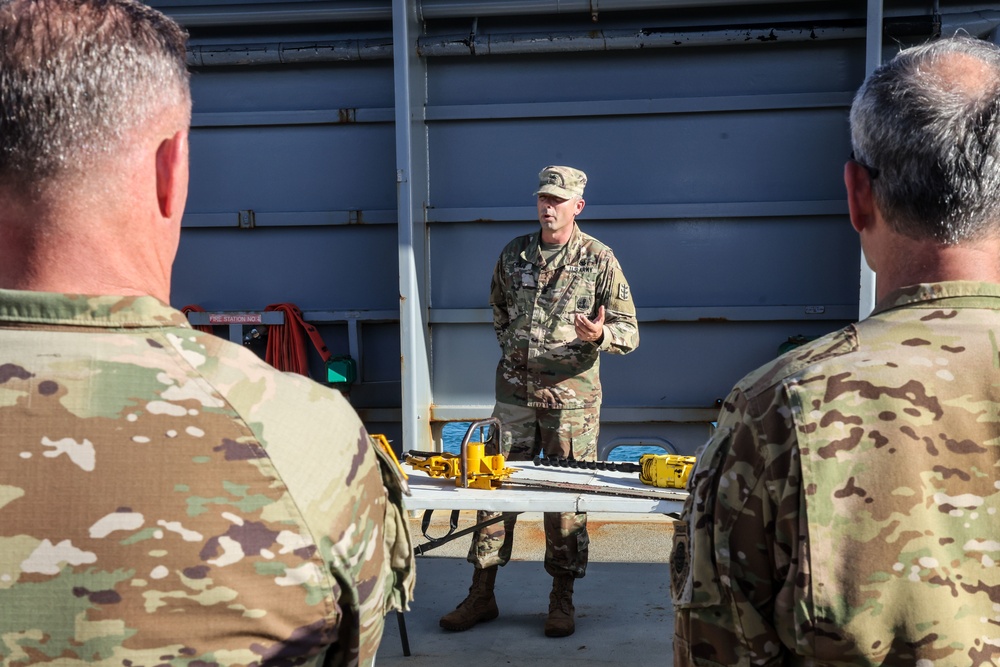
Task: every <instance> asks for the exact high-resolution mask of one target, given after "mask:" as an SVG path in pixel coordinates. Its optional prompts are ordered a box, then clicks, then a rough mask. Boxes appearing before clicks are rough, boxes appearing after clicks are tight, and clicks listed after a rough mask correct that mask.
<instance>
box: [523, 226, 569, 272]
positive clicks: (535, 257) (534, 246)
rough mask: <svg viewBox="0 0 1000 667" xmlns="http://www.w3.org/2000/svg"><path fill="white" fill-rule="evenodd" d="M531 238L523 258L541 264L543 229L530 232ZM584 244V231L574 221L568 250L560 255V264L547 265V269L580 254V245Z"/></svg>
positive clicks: (554, 267) (567, 242)
mask: <svg viewBox="0 0 1000 667" xmlns="http://www.w3.org/2000/svg"><path fill="white" fill-rule="evenodd" d="M530 237H531V238H530V239H529V240H528V244H527V245H526V246H525V247H524V250H522V251H521V259H522V260H524V261H525V262H528V263H529V264H538V265H541V264H542V261H541V257H542V250H541V246H542V230H540V229H539V230H538V231H537V232H535V233H533V234H530ZM582 244H583V232H582V231H580V225H579V224H577V223H575V222H574V223H573V233H572V234H571V235H570V237H569V240H568V241H566V252H564V253H562V254H561V255H560V258H561V262H562V263H560V264H553V265H552V266H546V267H545V268H546V269H556V268H559V267H560V266H562V265H563V264H565V263H566V261H567V260H568V259H569V258H571V257H576V256H577V255H579V254H580V246H581V245H582Z"/></svg>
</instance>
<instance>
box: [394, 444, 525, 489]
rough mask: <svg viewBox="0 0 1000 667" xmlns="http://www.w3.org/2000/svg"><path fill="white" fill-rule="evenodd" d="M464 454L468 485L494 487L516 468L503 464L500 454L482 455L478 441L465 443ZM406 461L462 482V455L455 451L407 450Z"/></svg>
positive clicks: (421, 468)
mask: <svg viewBox="0 0 1000 667" xmlns="http://www.w3.org/2000/svg"><path fill="white" fill-rule="evenodd" d="M466 454H467V468H466V470H467V472H466V478H467V480H468V484H467V486H468V488H470V489H487V490H489V489H498V488H500V483H501V482H502V481H503V480H505V479H507V478H508V477H510V476H511V475H512V474H514V473H515V472H517V471H516V470H514V469H513V468H507V467H506V461H505V460H504V457H503V454H496V455H494V456H486V455H485V447H484V446H483V445H482V443H479V442H471V443H469V444H468V446H467V449H466ZM406 462H407V463H408V464H410V466H411V467H412V468H413V469H414V470H423V471H424V472H425V473H427V474H428V475H430V476H431V477H447V478H448V479H451V478H454V479H455V485H456V486H462V457H461V456H459V455H458V454H447V453H445V454H430V453H428V452H408V453H407V455H406Z"/></svg>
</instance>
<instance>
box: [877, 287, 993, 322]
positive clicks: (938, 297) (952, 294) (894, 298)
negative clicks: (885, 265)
mask: <svg viewBox="0 0 1000 667" xmlns="http://www.w3.org/2000/svg"><path fill="white" fill-rule="evenodd" d="M967 297H992V298H1000V285H998V284H996V283H980V282H972V281H965V280H955V281H949V282H943V283H921V284H919V285H910V286H908V287H903V288H900V289H898V290H896V291H894V292H891V293H890V294H888V295H887V296H886V297H885V298H884V299H882V301H880V302H879V303H878V305H877V306H876V307H875V310H874V311H872V315H877V314H878V313H884V312H885V311H887V310H892V309H894V308H902V307H904V306H915V305H918V304H926V305H927V306H933V307H937V306H939V305H941V304H939V303H936V302H939V301H942V300H947V299H957V298H967ZM952 305H955V306H956V307H957V306H958V304H952Z"/></svg>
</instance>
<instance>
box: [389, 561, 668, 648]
mask: <svg viewBox="0 0 1000 667" xmlns="http://www.w3.org/2000/svg"><path fill="white" fill-rule="evenodd" d="M417 565H418V568H417V587H416V591H415V595H414V598H415V599H414V602H413V604H412V605H411V610H410V611H409V612H408V613H407V614H406V615H405V623H406V629H407V635H408V637H409V643H410V652H411V655H410V656H409V657H406V656H404V655H403V650H402V645H401V641H400V634H399V628H398V625H397V622H396V619H395V618H394V617H393V616H390V617H389V618H387V619H386V625H385V634H384V636H383V639H382V644H381V647H380V649H379V654H378V659H377V661H376V664H377V665H378V667H452V666H458V665H462V666H465V665H476V667H494V666H500V665H503V666H509V665H514V666H518V665H544V666H545V667H560V666H562V665H573V666H576V667H597V666H599V665H600V666H607V665H628V666H630V667H647V666H648V667H653V666H654V665H655V666H657V667H664V666H667V665H670V664H672V662H673V654H672V651H671V643H672V634H673V621H674V615H673V609H672V607H671V604H670V584H669V578H668V577H669V572H668V566H667V563H665V562H657V563H617V562H591V563H590V565H589V566H588V570H587V576H586V577H584V578H583V579H581V580H578V581H577V582H576V592H575V595H574V603H575V605H576V633H575V634H573V635H572V636H570V637H565V638H559V639H553V638H549V637H546V636H545V635H544V633H543V626H544V623H545V616H546V613H547V610H548V593H549V590H550V588H551V582H552V578H551V577H550V576H549V575H548V574H546V573H545V570H544V569H543V567H542V563H541V562H539V561H534V560H530V561H511V562H510V563H508V564H507V566H506V567H504V568H501V570H500V572H499V574H498V576H497V589H496V590H497V605H498V607H499V608H500V617H499V618H497V619H496V620H494V621H490V622H488V623H483V624H480V625H477V626H475V627H474V628H472V629H471V630H467V631H465V632H447V631H445V630H442V629H441V628H440V627H438V618H440V616H441V615H442V614H445V613H447V612H448V611H450V610H451V609H453V608H454V607H455V605H457V604H458V602H459V601H461V600H462V598H464V596H465V594H466V592H467V590H468V587H469V583H470V581H471V568H472V566H471V565H469V564H468V563H466V562H465V560H464V558H455V557H444V558H442V557H421V558H420V559H419V561H418V563H417Z"/></svg>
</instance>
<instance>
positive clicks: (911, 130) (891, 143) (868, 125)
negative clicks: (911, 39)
mask: <svg viewBox="0 0 1000 667" xmlns="http://www.w3.org/2000/svg"><path fill="white" fill-rule="evenodd" d="M955 56H958V57H965V58H966V59H968V58H972V59H975V60H978V61H979V62H980V63H981V65H982V70H983V76H982V77H979V78H978V79H977V80H976V82H975V85H974V86H971V87H969V86H966V87H962V86H959V85H955V83H954V82H952V81H950V80H949V78H948V77H947V76H943V75H942V72H941V65H942V63H944V62H949V63H955V60H949V59H950V58H953V57H955ZM851 144H852V147H853V149H854V155H855V158H856V160H857V161H858V162H860V163H862V164H864V165H865V166H867V167H868V168H869V173H877V177H875V178H874V180H873V181H872V190H873V192H874V196H875V201H876V203H877V205H878V207H879V210H880V211H881V212H882V215H883V216H884V217H885V219H886V222H887V223H888V224H889V225H890V226H891V227H892V228H893V229H894V230H895V231H897V232H899V233H901V234H904V235H906V236H908V237H910V238H915V239H933V240H936V241H937V242H939V243H942V244H946V245H954V244H958V243H962V242H966V241H974V240H977V239H981V238H983V237H986V236H988V235H990V234H995V233H997V232H998V231H1000V49H998V48H997V47H996V46H994V45H993V44H990V43H988V42H984V41H981V40H978V39H974V38H971V37H964V36H963V37H954V38H948V39H941V40H938V41H935V42H930V43H927V44H924V45H921V46H916V47H913V48H910V49H906V50H904V51H901V52H900V53H899V54H898V55H897V56H896V57H895V58H893V59H892V60H891V61H889V62H888V63H885V64H884V65H882V66H881V67H879V68H878V69H876V70H875V71H874V72H873V73H872V74H871V76H869V77H868V80H867V81H865V83H864V85H862V86H861V89H860V90H859V91H858V93H857V95H856V96H855V97H854V104H853V105H852V107H851ZM873 170H877V172H873Z"/></svg>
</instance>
